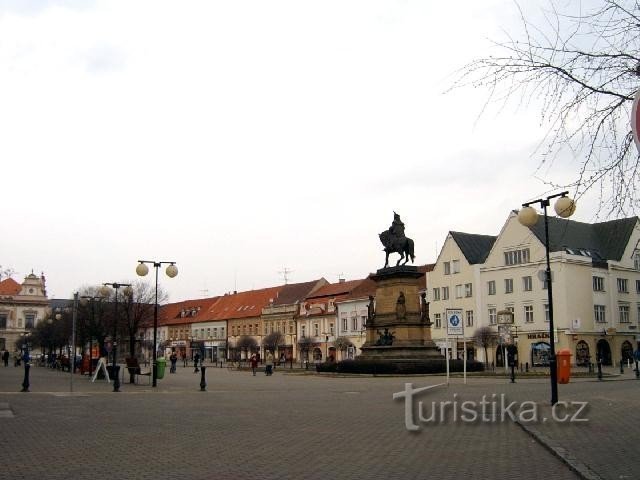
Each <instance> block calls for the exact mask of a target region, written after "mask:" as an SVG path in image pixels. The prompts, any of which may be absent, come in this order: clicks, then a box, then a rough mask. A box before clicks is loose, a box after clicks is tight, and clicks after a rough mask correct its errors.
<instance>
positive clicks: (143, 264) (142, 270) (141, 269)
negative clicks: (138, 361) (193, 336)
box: [136, 260, 178, 387]
mask: <svg viewBox="0 0 640 480" xmlns="http://www.w3.org/2000/svg"><path fill="white" fill-rule="evenodd" d="M138 262H140V263H139V264H138V266H137V267H136V273H137V274H138V275H139V276H141V277H144V276H145V275H146V274H148V273H149V267H148V266H147V263H151V264H153V267H154V268H155V269H156V290H155V291H156V294H155V298H156V301H155V303H154V306H153V356H152V367H151V369H152V371H153V373H152V386H153V387H157V386H158V366H157V364H156V360H157V351H158V348H157V345H156V344H157V342H158V269H159V268H160V266H161V265H162V264H168V265H169V266H168V267H167V269H166V270H165V273H166V274H167V277H169V278H173V277H175V276H176V275H178V267H176V262H156V261H154V260H138Z"/></svg>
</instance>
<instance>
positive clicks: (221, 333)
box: [220, 327, 224, 338]
mask: <svg viewBox="0 0 640 480" xmlns="http://www.w3.org/2000/svg"><path fill="white" fill-rule="evenodd" d="M220 336H221V337H222V338H224V327H220Z"/></svg>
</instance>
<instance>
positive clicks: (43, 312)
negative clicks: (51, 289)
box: [0, 272, 49, 350]
mask: <svg viewBox="0 0 640 480" xmlns="http://www.w3.org/2000/svg"><path fill="white" fill-rule="evenodd" d="M45 283H46V282H45V278H44V275H41V276H39V277H38V276H37V275H34V273H33V272H31V273H30V274H29V275H27V276H26V277H25V279H24V281H23V282H22V283H21V284H20V283H18V282H16V281H15V280H14V279H13V278H11V277H9V278H6V279H5V280H2V281H1V282H0V350H4V349H7V350H14V349H15V348H16V345H17V344H18V343H19V341H22V339H24V336H25V335H26V334H28V333H30V331H31V330H33V329H34V328H35V327H36V325H38V323H40V322H41V321H42V320H44V319H45V318H46V316H47V315H48V311H49V300H48V299H47V291H46V288H45Z"/></svg>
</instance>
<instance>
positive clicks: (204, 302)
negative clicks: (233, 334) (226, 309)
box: [158, 297, 221, 325]
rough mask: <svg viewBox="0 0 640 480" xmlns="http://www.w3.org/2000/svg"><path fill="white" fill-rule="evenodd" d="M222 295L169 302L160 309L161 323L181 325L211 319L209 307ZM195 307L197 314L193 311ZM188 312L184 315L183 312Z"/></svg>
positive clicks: (159, 322)
mask: <svg viewBox="0 0 640 480" xmlns="http://www.w3.org/2000/svg"><path fill="white" fill-rule="evenodd" d="M220 298H221V297H212V298H201V299H198V300H185V301H183V302H176V303H168V304H166V305H162V306H160V308H159V309H158V324H159V325H181V324H186V323H197V322H206V321H207V320H210V318H209V309H210V308H211V306H212V305H214V304H215V303H216V302H217V301H218V300H219V299H220ZM194 309H195V314H194V315H192V314H191V312H192V311H193V310H194ZM183 310H185V311H186V312H187V314H186V315H185V316H184V317H182V316H181V312H182V311H183Z"/></svg>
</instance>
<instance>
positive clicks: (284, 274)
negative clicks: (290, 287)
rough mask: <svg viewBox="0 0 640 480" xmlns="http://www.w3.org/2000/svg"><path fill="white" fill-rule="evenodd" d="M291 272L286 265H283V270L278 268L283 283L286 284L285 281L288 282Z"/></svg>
mask: <svg viewBox="0 0 640 480" xmlns="http://www.w3.org/2000/svg"><path fill="white" fill-rule="evenodd" d="M291 272H293V270H289V269H288V268H287V267H284V269H283V270H280V271H279V272H278V273H279V274H280V275H282V278H283V279H284V284H285V285H286V284H287V283H289V274H290V273H291Z"/></svg>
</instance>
